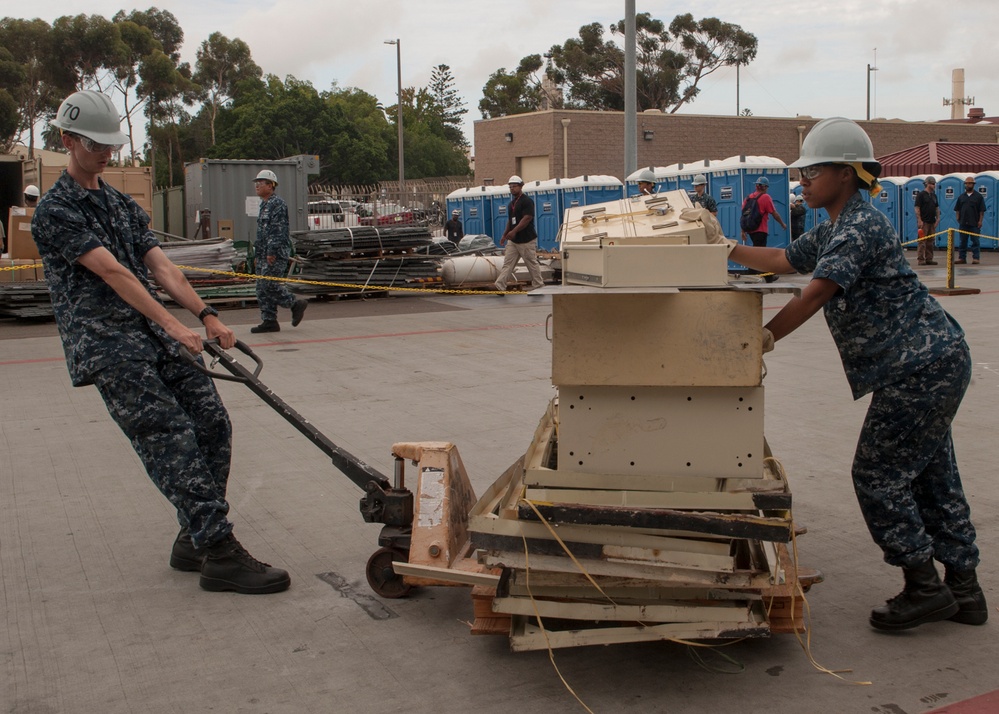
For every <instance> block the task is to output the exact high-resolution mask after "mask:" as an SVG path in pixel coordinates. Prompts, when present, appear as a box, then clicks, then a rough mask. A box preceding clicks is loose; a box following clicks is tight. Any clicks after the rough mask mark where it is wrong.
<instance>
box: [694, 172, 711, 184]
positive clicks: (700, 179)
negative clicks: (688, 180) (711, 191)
mask: <svg viewBox="0 0 999 714" xmlns="http://www.w3.org/2000/svg"><path fill="white" fill-rule="evenodd" d="M707 184H708V179H707V177H706V176H705V175H704V174H697V175H696V176H695V177H694V185H695V186H707Z"/></svg>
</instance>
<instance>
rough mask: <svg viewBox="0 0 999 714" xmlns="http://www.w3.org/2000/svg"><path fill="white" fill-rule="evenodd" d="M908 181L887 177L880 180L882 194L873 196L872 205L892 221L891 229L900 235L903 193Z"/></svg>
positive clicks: (898, 177) (899, 177)
mask: <svg viewBox="0 0 999 714" xmlns="http://www.w3.org/2000/svg"><path fill="white" fill-rule="evenodd" d="M908 180H909V179H908V178H907V177H904V176H886V177H885V178H883V179H879V180H878V183H880V184H881V192H880V193H879V194H878V195H876V196H871V205H872V206H874V207H875V208H876V209H878V210H879V211H881V213H883V214H885V216H887V217H888V220H889V221H891V227H892V228H893V229H894V230H895V232H896V233H898V234H899V235H901V234H902V230H901V229H902V220H901V215H902V211H901V207H902V191H903V186H904V185H905V183H906V182H907V181H908ZM868 195H869V194H868Z"/></svg>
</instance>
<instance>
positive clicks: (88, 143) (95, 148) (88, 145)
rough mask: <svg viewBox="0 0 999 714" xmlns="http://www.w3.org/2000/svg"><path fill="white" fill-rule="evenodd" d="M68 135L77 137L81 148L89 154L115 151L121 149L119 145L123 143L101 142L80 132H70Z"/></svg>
mask: <svg viewBox="0 0 999 714" xmlns="http://www.w3.org/2000/svg"><path fill="white" fill-rule="evenodd" d="M70 136H72V137H74V138H76V139H78V140H79V142H80V143H81V144H82V145H83V148H84V149H86V150H87V151H89V152H90V153H91V154H103V153H104V152H105V151H110V152H112V153H117V152H119V151H121V147H122V146H124V144H101V143H99V142H97V141H94V140H93V139H91V138H90V137H89V136H83V135H82V134H70Z"/></svg>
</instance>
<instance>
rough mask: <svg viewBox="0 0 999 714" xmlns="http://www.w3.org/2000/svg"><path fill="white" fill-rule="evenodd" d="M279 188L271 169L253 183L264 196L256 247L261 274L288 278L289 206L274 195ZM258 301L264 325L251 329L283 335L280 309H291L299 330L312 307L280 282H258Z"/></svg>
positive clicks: (262, 197)
mask: <svg viewBox="0 0 999 714" xmlns="http://www.w3.org/2000/svg"><path fill="white" fill-rule="evenodd" d="M277 185H278V184H277V175H276V174H275V173H274V172H273V171H269V170H267V169H265V170H263V171H261V172H260V173H259V174H257V177H256V178H255V179H254V180H253V188H254V190H255V191H256V193H257V196H259V197H260V213H258V214H257V240H256V243H255V244H254V255H255V256H256V268H257V275H260V276H262V277H270V278H284V277H287V276H288V261H289V260H290V259H291V233H290V232H289V228H288V204H287V203H285V201H284V199H283V198H281V197H280V196H278V195H276V194H275V193H274V190H275V189H276V188H277ZM257 302H258V303H259V304H260V324H259V325H257V326H256V327H252V328H250V332H279V331H280V330H281V326H280V325H279V324H278V321H277V310H278V307H287V308H290V309H291V318H292V319H291V324H292V326H293V327H296V326H298V324H299V323H300V322H301V321H302V316H303V315H304V314H305V308H306V307H308V305H309V303H308V301H307V300H296V299H295V296H294V295H293V294H292V292H291V290H289V289H288V286H287V285H286V284H285V283H283V282H281V281H279V280H258V281H257Z"/></svg>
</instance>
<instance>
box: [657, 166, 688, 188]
mask: <svg viewBox="0 0 999 714" xmlns="http://www.w3.org/2000/svg"><path fill="white" fill-rule="evenodd" d="M681 171H683V164H670V165H669V166H665V167H663V169H662V170H661V171H660V172H658V173H657V174H656V179H657V181H656V188H658V189H659V190H660V191H676V190H677V189H679V188H680V172H681Z"/></svg>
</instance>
